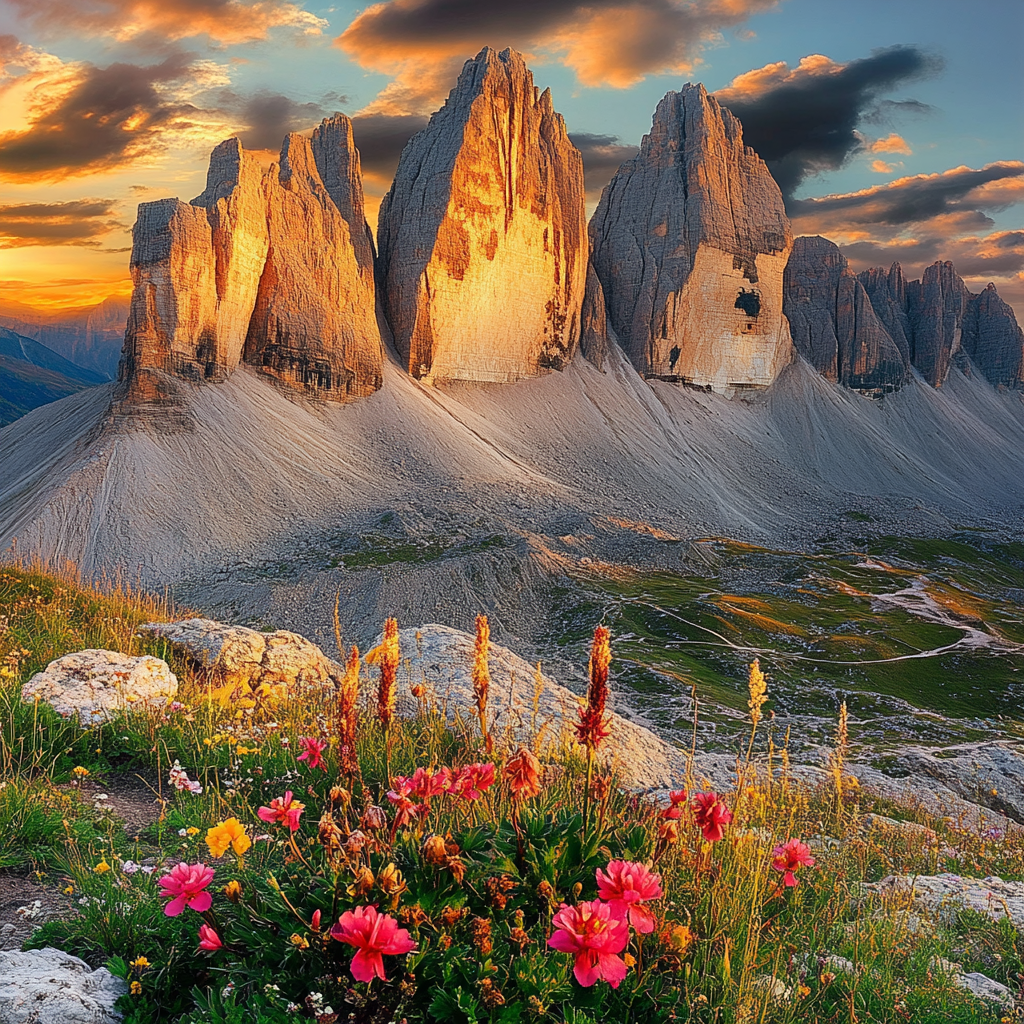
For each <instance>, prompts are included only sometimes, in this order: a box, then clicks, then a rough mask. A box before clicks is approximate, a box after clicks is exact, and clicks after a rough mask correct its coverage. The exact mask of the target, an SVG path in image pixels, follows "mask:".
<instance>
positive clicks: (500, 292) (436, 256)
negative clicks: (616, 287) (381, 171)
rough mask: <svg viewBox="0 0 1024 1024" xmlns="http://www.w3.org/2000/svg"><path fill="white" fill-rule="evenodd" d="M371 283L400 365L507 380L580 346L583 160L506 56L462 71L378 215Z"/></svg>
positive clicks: (447, 376) (557, 363)
mask: <svg viewBox="0 0 1024 1024" xmlns="http://www.w3.org/2000/svg"><path fill="white" fill-rule="evenodd" d="M377 237H378V245H379V249H380V255H379V261H378V265H379V279H380V281H381V285H382V291H383V299H384V302H385V308H386V313H387V317H388V321H389V323H390V325H391V329H392V331H393V333H394V338H395V345H396V347H397V349H398V352H399V354H400V356H401V359H402V361H403V363H404V364H405V366H406V368H407V369H408V370H409V372H410V373H412V374H413V375H414V376H416V377H421V378H427V379H429V380H477V381H513V380H517V379H520V378H524V377H534V376H537V375H538V374H541V373H544V372H547V371H548V370H551V369H560V368H561V367H562V366H564V365H565V364H566V363H567V362H568V361H569V360H570V359H571V358H572V356H573V354H574V352H575V351H576V348H577V347H578V344H579V331H580V308H581V305H582V302H583V293H584V288H585V284H586V272H587V242H586V222H585V214H584V191H583V161H582V158H581V156H580V153H579V151H578V150H577V149H576V147H575V146H573V144H572V143H571V142H570V141H569V137H568V135H567V133H566V129H565V122H564V121H563V120H562V117H561V115H560V114H557V113H555V111H554V108H553V107H552V105H551V94H550V93H549V92H548V91H546V90H545V92H543V93H541V94H538V91H537V89H536V88H534V85H533V76H532V75H531V74H530V72H529V70H528V69H527V67H526V64H525V63H524V61H523V58H522V57H521V56H520V55H519V54H518V53H516V52H515V51H514V50H503V51H502V52H501V53H497V52H496V51H494V50H492V49H490V48H485V49H484V50H482V51H481V52H480V53H479V54H478V55H477V57H476V58H475V59H474V60H471V61H468V62H467V63H466V66H465V67H464V69H463V71H462V74H461V75H460V77H459V81H458V84H457V85H456V86H455V88H454V89H453V90H452V92H451V94H450V95H449V97H448V99H447V101H446V102H445V105H444V106H443V107H442V108H441V109H440V110H439V111H437V113H435V114H434V115H433V117H432V118H431V119H430V123H429V124H428V125H427V127H426V128H425V129H424V130H423V131H422V132H420V133H419V134H418V135H415V136H413V138H412V139H410V141H409V143H408V145H407V146H406V148H405V150H404V152H403V153H402V158H401V160H400V161H399V165H398V170H397V172H396V174H395V180H394V183H393V184H392V186H391V189H390V191H389V192H388V194H387V195H386V196H385V197H384V201H383V203H382V204H381V209H380V218H379V224H378V232H377Z"/></svg>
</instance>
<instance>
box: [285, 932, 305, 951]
mask: <svg viewBox="0 0 1024 1024" xmlns="http://www.w3.org/2000/svg"><path fill="white" fill-rule="evenodd" d="M288 941H289V942H290V943H291V944H292V945H293V946H295V947H296V948H297V949H309V940H308V939H305V938H303V937H302V936H301V935H298V934H296V935H292V937H291V938H290V939H289V940H288Z"/></svg>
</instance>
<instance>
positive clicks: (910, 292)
mask: <svg viewBox="0 0 1024 1024" xmlns="http://www.w3.org/2000/svg"><path fill="white" fill-rule="evenodd" d="M970 297H971V293H970V292H969V291H968V290H967V286H966V285H965V284H964V283H963V281H962V280H961V279H960V276H959V275H958V274H957V272H956V270H955V269H954V267H953V264H952V263H950V262H949V261H948V260H947V261H946V262H944V263H943V262H937V263H933V264H932V265H931V266H930V267H927V268H926V269H925V272H924V274H923V276H922V278H921V280H920V281H911V282H910V284H908V285H907V314H908V318H909V320H910V326H911V331H912V339H911V352H910V356H911V360H912V361H913V364H914V366H915V367H917V369H918V370H920V371H921V374H922V376H923V377H924V379H925V380H926V381H928V383H929V384H931V385H932V387H936V388H937V387H941V386H942V384H943V383H944V382H945V380H946V377H947V376H948V374H949V367H950V364H951V363H952V360H953V356H954V355H956V353H957V352H959V351H960V343H961V336H962V334H963V322H964V315H965V313H966V312H967V306H968V302H969V301H970Z"/></svg>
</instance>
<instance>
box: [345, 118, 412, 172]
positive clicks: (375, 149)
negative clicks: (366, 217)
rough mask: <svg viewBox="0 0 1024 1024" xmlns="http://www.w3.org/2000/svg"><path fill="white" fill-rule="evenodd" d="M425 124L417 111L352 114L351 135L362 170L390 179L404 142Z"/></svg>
mask: <svg viewBox="0 0 1024 1024" xmlns="http://www.w3.org/2000/svg"><path fill="white" fill-rule="evenodd" d="M426 125H427V118H426V117H425V116H421V115H419V114H398V115H389V114H363V115H358V114H357V115H356V116H355V117H353V118H352V135H353V137H354V138H355V142H356V148H357V149H358V150H359V160H360V163H361V165H362V169H363V174H365V175H368V176H370V177H373V178H377V179H379V181H381V182H385V183H390V181H391V179H392V178H393V177H394V176H395V168H396V167H397V166H398V158H399V157H400V156H401V155H402V150H403V149H404V148H405V144H406V143H407V142H408V141H409V139H411V138H412V137H413V136H414V135H415V134H416V133H417V132H418V131H422V129H423V128H425V127H426Z"/></svg>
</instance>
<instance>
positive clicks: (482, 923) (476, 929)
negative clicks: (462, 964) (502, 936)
mask: <svg viewBox="0 0 1024 1024" xmlns="http://www.w3.org/2000/svg"><path fill="white" fill-rule="evenodd" d="M469 934H470V935H471V936H472V938H473V945H474V946H476V948H477V951H478V952H479V953H480V955H481V956H490V955H491V953H492V951H493V950H494V942H493V941H492V940H491V922H490V920H489V919H488V918H486V917H474V918H473V920H472V921H470V922H469Z"/></svg>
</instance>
